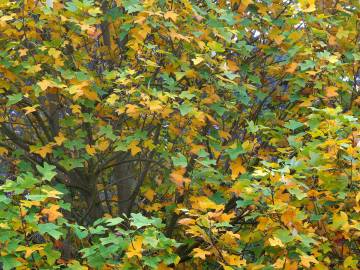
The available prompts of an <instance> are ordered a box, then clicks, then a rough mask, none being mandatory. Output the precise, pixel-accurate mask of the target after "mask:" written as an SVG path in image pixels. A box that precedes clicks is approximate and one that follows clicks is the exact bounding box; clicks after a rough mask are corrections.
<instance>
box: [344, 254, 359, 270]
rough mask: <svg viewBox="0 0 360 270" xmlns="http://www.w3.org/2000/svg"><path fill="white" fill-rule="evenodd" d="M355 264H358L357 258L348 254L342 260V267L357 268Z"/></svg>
mask: <svg viewBox="0 0 360 270" xmlns="http://www.w3.org/2000/svg"><path fill="white" fill-rule="evenodd" d="M357 265H358V260H356V259H355V258H353V256H348V257H346V259H345V260H344V267H345V268H350V269H357Z"/></svg>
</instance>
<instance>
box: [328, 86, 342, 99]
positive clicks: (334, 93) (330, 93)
mask: <svg viewBox="0 0 360 270" xmlns="http://www.w3.org/2000/svg"><path fill="white" fill-rule="evenodd" d="M337 90H338V88H337V87H336V86H328V87H326V89H325V92H326V96H327V97H329V98H331V97H336V96H338V95H339V94H338V93H337Z"/></svg>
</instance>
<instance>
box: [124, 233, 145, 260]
mask: <svg viewBox="0 0 360 270" xmlns="http://www.w3.org/2000/svg"><path fill="white" fill-rule="evenodd" d="M142 243H143V238H142V237H141V236H136V238H135V240H134V241H132V242H131V243H130V245H129V247H128V249H127V251H126V256H127V257H128V258H132V257H134V256H137V257H138V258H140V259H141V258H142Z"/></svg>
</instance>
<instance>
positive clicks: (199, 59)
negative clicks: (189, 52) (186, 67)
mask: <svg viewBox="0 0 360 270" xmlns="http://www.w3.org/2000/svg"><path fill="white" fill-rule="evenodd" d="M192 61H193V63H194V65H195V66H197V65H198V64H200V63H201V62H203V61H204V58H202V57H201V56H196V57H195V58H193V59H192Z"/></svg>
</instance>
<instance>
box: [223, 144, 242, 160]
mask: <svg viewBox="0 0 360 270" xmlns="http://www.w3.org/2000/svg"><path fill="white" fill-rule="evenodd" d="M226 153H228V154H229V157H230V159H231V160H235V159H236V158H237V157H238V156H239V155H241V154H245V153H246V151H245V150H244V149H243V148H242V145H241V144H239V145H237V147H236V148H234V149H227V150H226Z"/></svg>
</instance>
